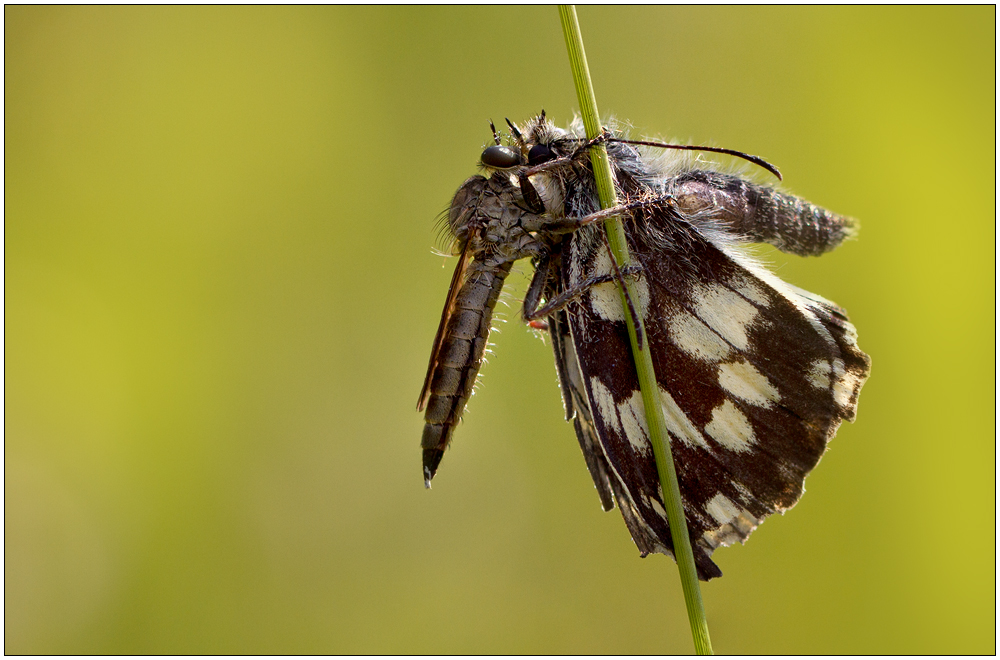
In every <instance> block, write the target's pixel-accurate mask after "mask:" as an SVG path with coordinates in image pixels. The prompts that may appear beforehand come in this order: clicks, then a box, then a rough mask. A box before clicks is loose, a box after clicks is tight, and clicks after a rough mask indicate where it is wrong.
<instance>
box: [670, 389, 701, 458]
mask: <svg viewBox="0 0 1000 660" xmlns="http://www.w3.org/2000/svg"><path fill="white" fill-rule="evenodd" d="M660 399H661V400H662V401H663V417H664V418H665V419H664V421H665V422H666V424H667V431H668V432H669V433H670V435H671V436H673V437H675V438H677V439H678V440H680V441H681V442H683V443H684V444H686V445H688V446H689V447H701V448H702V449H708V448H709V447H708V441H707V440H705V436H703V435H702V434H701V431H699V430H698V429H697V427H695V425H694V424H692V423H691V420H690V419H688V416H687V415H685V414H684V411H683V410H681V408H680V406H678V405H677V402H676V401H674V397H672V396H670V392H668V391H666V390H665V389H663V388H662V387H661V388H660Z"/></svg>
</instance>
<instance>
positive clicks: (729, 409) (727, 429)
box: [705, 400, 757, 452]
mask: <svg viewBox="0 0 1000 660" xmlns="http://www.w3.org/2000/svg"><path fill="white" fill-rule="evenodd" d="M705 432H706V433H708V434H709V435H710V436H712V439H713V440H715V441H716V442H718V443H719V444H720V445H722V446H723V447H725V448H726V449H729V450H732V451H736V452H744V451H748V450H749V449H750V447H751V446H753V443H754V442H756V441H757V438H756V436H755V435H754V432H753V427H752V426H751V425H750V420H749V419H747V416H746V415H744V414H743V411H741V410H740V409H739V408H737V407H736V406H735V404H733V402H732V401H728V400H727V401H723V402H722V405H720V406H718V407H716V408H715V409H714V410H713V411H712V421H710V422H709V423H708V424H706V425H705Z"/></svg>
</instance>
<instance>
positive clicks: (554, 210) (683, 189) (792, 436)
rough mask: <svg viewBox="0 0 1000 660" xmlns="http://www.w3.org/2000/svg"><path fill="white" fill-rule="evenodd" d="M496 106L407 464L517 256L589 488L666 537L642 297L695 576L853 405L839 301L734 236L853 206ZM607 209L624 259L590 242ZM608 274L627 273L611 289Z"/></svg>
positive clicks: (790, 486) (463, 395)
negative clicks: (600, 188)
mask: <svg viewBox="0 0 1000 660" xmlns="http://www.w3.org/2000/svg"><path fill="white" fill-rule="evenodd" d="M508 125H509V126H510V129H511V136H510V139H509V140H508V144H502V140H501V137H500V135H499V134H498V133H497V131H496V129H495V128H493V136H494V142H495V144H494V145H492V146H490V147H488V148H486V149H485V150H484V152H483V154H482V157H481V165H482V168H483V170H484V174H485V176H484V175H477V176H473V177H472V178H470V179H468V180H467V181H466V182H465V183H464V184H463V185H462V186H461V187H460V188H459V190H458V192H457V193H456V194H455V196H454V198H453V200H452V203H451V205H450V207H449V211H448V216H447V229H448V230H449V232H450V234H451V236H452V237H453V239H454V244H455V251H456V252H457V254H458V264H457V266H456V268H455V272H454V275H453V276H452V280H451V286H450V287H449V291H448V297H447V300H446V302H445V306H444V311H443V313H442V316H441V322H440V325H439V327H438V331H437V335H436V336H435V339H434V345H433V350H432V353H431V358H430V364H429V365H428V370H427V376H426V378H425V380H424V385H423V388H422V390H421V393H420V398H419V401H418V410H422V411H424V412H425V425H424V431H423V436H422V440H421V445H422V448H423V473H424V480H425V484H426V486H427V487H430V481H431V479H432V478H433V477H434V475H435V473H436V471H437V469H438V466H439V464H440V462H441V459H442V457H443V455H444V450H445V449H446V447H447V446H448V444H449V443H450V441H451V438H452V435H453V432H454V430H455V427H456V425H457V424H458V422H459V420H460V419H461V416H462V413H463V412H464V409H465V404H466V401H467V400H468V398H469V396H470V394H471V392H472V387H473V385H474V383H475V381H476V377H477V374H478V372H479V369H480V366H481V363H482V358H483V354H484V351H485V348H486V343H487V340H488V337H489V333H490V327H491V322H492V315H493V309H494V306H495V305H496V302H497V299H498V297H499V295H500V292H501V289H502V287H503V282H504V279H505V278H506V276H507V274H508V273H509V272H510V269H511V267H512V265H513V263H514V262H515V261H517V260H519V259H524V258H528V259H530V260H531V263H532V264H533V266H534V269H535V271H534V276H533V278H532V281H531V284H530V285H529V287H528V291H527V294H526V296H525V302H524V310H523V316H524V319H525V320H526V321H527V322H529V323H530V324H531V325H532V326H534V327H536V328H541V329H545V330H547V332H548V335H549V338H550V340H551V344H552V348H553V351H554V354H555V363H556V370H557V372H558V375H559V383H560V387H561V390H562V398H563V403H564V406H565V414H566V419H567V420H568V421H571V422H572V424H573V427H574V429H575V431H576V436H577V439H578V440H579V443H580V447H581V449H582V451H583V455H584V458H585V460H586V464H587V468H588V470H589V471H590V475H591V477H592V478H593V480H594V484H595V485H596V488H597V491H598V494H599V496H600V499H601V504H602V506H603V508H604V509H605V510H611V509H612V508H614V507H615V506H617V507H618V509H619V510H620V511H621V513H622V516H623V518H624V520H625V524H626V526H627V527H628V530H629V532H630V533H631V535H632V539H633V541H634V542H635V544H636V546H637V547H638V549H639V551H640V554H641V555H642V556H646V555H648V554H650V553H657V552H658V553H663V554H666V555H668V556H673V541H672V539H671V534H670V529H669V525H668V523H667V515H666V510H665V506H664V502H663V491H662V489H661V486H660V480H659V476H658V473H657V469H656V464H655V460H654V456H653V451H652V446H651V444H650V439H649V431H648V428H647V425H646V416H645V410H644V407H643V402H642V396H641V394H640V391H639V383H638V379H637V376H636V371H635V365H634V362H633V357H632V353H631V348H630V341H629V337H628V333H627V328H626V324H625V318H626V315H627V314H630V315H633V316H640V315H641V317H642V319H643V321H644V325H645V329H646V333H645V336H644V337H640V341H642V342H647V343H648V347H649V351H650V353H651V356H652V361H653V366H654V369H655V372H656V374H657V384H658V388H659V395H660V403H661V405H662V407H663V412H664V418H665V420H666V426H667V431H668V434H669V436H670V441H671V443H670V444H671V451H672V453H673V457H674V462H675V465H676V469H677V477H678V480H679V484H680V492H681V499H682V504H683V507H684V513H685V518H686V521H687V525H688V530H689V535H690V538H691V542H692V549H693V551H694V556H695V564H696V567H697V571H698V576H699V578H700V579H702V580H708V579H711V578H714V577H719V576H721V575H722V572H721V570H720V569H719V567H718V566H717V565H716V564H715V563H714V562H713V561H712V559H711V555H712V553H713V551H714V550H715V549H716V548H718V547H719V546H727V545H731V544H733V543H735V542H737V541H739V542H741V543H742V542H745V541H746V539H747V538H748V537H749V535H750V533H751V532H753V530H754V529H756V527H757V526H758V525H759V524H760V523H761V522H762V521H763V520H764V518H766V517H767V516H769V515H771V514H772V513H775V512H779V511H781V512H783V511H785V510H787V509H789V508H791V507H792V506H794V505H795V503H796V502H797V501H798V500H799V498H800V497H801V495H802V493H803V492H804V481H805V477H806V475H807V474H808V473H809V472H810V471H811V470H812V469H813V468H814V467H815V466H816V465H817V463H818V462H819V460H820V458H821V457H822V456H823V453H824V452H825V451H826V447H827V444H828V443H829V442H830V440H831V439H832V438H833V436H834V434H835V433H836V431H837V429H838V427H839V426H840V424H841V422H842V421H844V420H847V421H854V419H855V415H856V409H857V403H858V395H859V392H860V390H861V387H862V385H863V384H864V382H865V380H866V378H867V377H868V374H869V371H870V367H871V361H870V359H869V357H868V356H867V355H866V354H865V353H863V352H862V351H861V350H860V349H859V348H858V346H857V333H856V331H855V328H854V326H853V325H852V324H851V323H850V322H849V320H848V318H847V314H846V312H845V311H844V310H843V309H841V308H840V307H838V306H837V305H835V304H834V303H832V302H830V301H828V300H826V299H824V298H822V297H820V296H817V295H815V294H812V293H809V292H807V291H804V290H802V289H799V288H797V287H794V286H792V285H790V284H788V283H786V282H784V281H782V280H780V279H779V278H777V277H776V276H775V275H773V274H772V273H771V272H769V271H768V270H767V269H766V268H765V267H763V266H762V265H761V264H760V263H759V262H758V261H757V260H755V259H754V257H753V256H752V255H751V254H750V252H749V251H748V249H747V246H748V245H749V244H752V243H769V244H771V245H773V246H774V247H776V248H778V249H779V250H782V251H784V252H788V253H791V254H796V255H803V256H806V255H820V254H823V253H825V252H828V251H829V250H832V249H833V248H835V247H837V246H838V245H840V244H841V243H842V242H843V241H844V240H845V239H846V238H849V237H852V236H854V235H855V233H856V223H855V222H854V221H853V220H852V219H850V218H847V217H844V216H841V215H837V214H834V213H831V212H829V211H827V210H824V209H822V208H820V207H818V206H815V205H813V204H811V203H809V202H807V201H805V200H804V199H801V198H799V197H795V196H792V195H789V194H786V193H783V192H779V191H778V190H776V189H774V188H772V187H768V186H764V185H760V184H758V183H755V182H753V181H752V180H750V179H749V178H746V177H744V176H742V175H740V174H738V173H735V172H733V171H726V170H725V169H723V168H720V167H717V166H714V165H711V164H706V163H704V162H702V161H700V160H699V159H698V158H695V157H692V156H691V155H690V154H691V150H698V151H715V152H721V153H726V154H731V155H735V156H738V157H741V158H743V159H745V160H749V161H751V162H753V163H756V164H758V165H760V166H762V167H764V168H765V169H768V170H769V171H771V172H772V173H774V174H776V175H777V174H778V172H777V170H776V169H774V168H773V167H772V166H770V165H769V164H767V163H766V162H765V161H762V160H761V159H759V158H757V157H754V156H749V155H747V154H742V153H741V152H735V151H731V150H727V149H717V148H707V147H687V146H678V145H665V144H661V143H651V142H640V141H631V140H627V139H625V138H623V137H622V136H621V135H620V134H618V133H616V132H613V131H607V130H606V131H605V132H604V134H603V135H602V136H599V137H598V138H596V139H594V140H589V141H588V140H587V139H586V138H585V137H584V136H583V133H582V128H581V126H580V124H579V122H576V123H575V124H574V125H573V126H571V127H570V128H569V129H561V128H558V127H556V126H554V125H553V124H552V123H551V122H550V121H549V120H548V119H547V118H546V117H545V113H544V112H542V114H540V115H539V116H538V117H535V118H533V119H532V120H530V121H528V122H527V123H526V124H525V125H523V126H521V127H520V128H518V127H516V126H515V125H513V124H511V123H510V122H509V121H508ZM491 127H492V124H491ZM597 142H602V143H603V144H604V145H605V148H606V149H607V151H608V156H609V159H610V162H611V167H612V172H613V175H614V179H615V186H616V191H617V194H618V198H619V200H620V205H619V206H618V207H616V208H614V209H611V210H605V211H602V210H601V207H600V203H599V200H598V196H597V192H596V186H595V181H594V175H593V170H592V168H591V162H590V151H589V147H590V146H592V145H593V144H595V143H597ZM643 146H645V147H646V148H647V150H645V151H640V149H639V148H638V147H643ZM649 147H653V148H663V147H666V148H665V149H660V150H659V151H658V152H651V151H649V150H648V148H649ZM779 176H780V175H779ZM610 215H617V216H619V217H621V218H622V220H623V223H624V228H625V232H626V236H627V242H628V248H629V251H630V253H631V255H632V261H631V262H630V264H629V265H627V266H621V265H619V264H617V263H616V261H615V259H614V257H613V256H612V254H611V252H610V249H609V248H608V245H607V239H606V238H605V234H604V229H603V227H601V224H600V221H601V220H603V219H605V218H607V217H609V216H610ZM624 278H632V279H634V282H635V288H634V291H635V292H636V295H635V297H634V298H631V297H630V298H628V300H627V304H626V305H623V304H622V297H621V294H620V293H619V289H618V285H619V280H623V279H624Z"/></svg>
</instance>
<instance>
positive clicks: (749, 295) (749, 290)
mask: <svg viewBox="0 0 1000 660" xmlns="http://www.w3.org/2000/svg"><path fill="white" fill-rule="evenodd" d="M731 284H732V285H733V288H734V289H736V290H737V291H738V292H739V293H740V295H741V296H743V297H744V298H746V299H747V300H751V301H753V302H755V303H757V304H758V305H760V306H761V307H767V306H768V305H770V304H771V299H770V298H769V297H768V295H767V294H766V293H764V291H763V290H762V289H761V288H760V287H759V286H757V284H756V283H755V282H753V281H751V280H750V279H748V278H746V277H738V278H734V279H733V281H732V282H731Z"/></svg>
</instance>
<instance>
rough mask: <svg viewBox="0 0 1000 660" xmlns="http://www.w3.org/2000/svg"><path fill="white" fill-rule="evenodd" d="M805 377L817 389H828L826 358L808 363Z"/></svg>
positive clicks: (827, 363) (828, 376) (828, 378)
mask: <svg viewBox="0 0 1000 660" xmlns="http://www.w3.org/2000/svg"><path fill="white" fill-rule="evenodd" d="M806 379H807V380H808V381H809V384H810V385H812V386H813V387H815V388H816V389H818V390H828V389H830V363H829V362H827V361H826V360H816V361H815V362H813V363H812V365H810V367H809V371H808V372H807V373H806Z"/></svg>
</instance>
